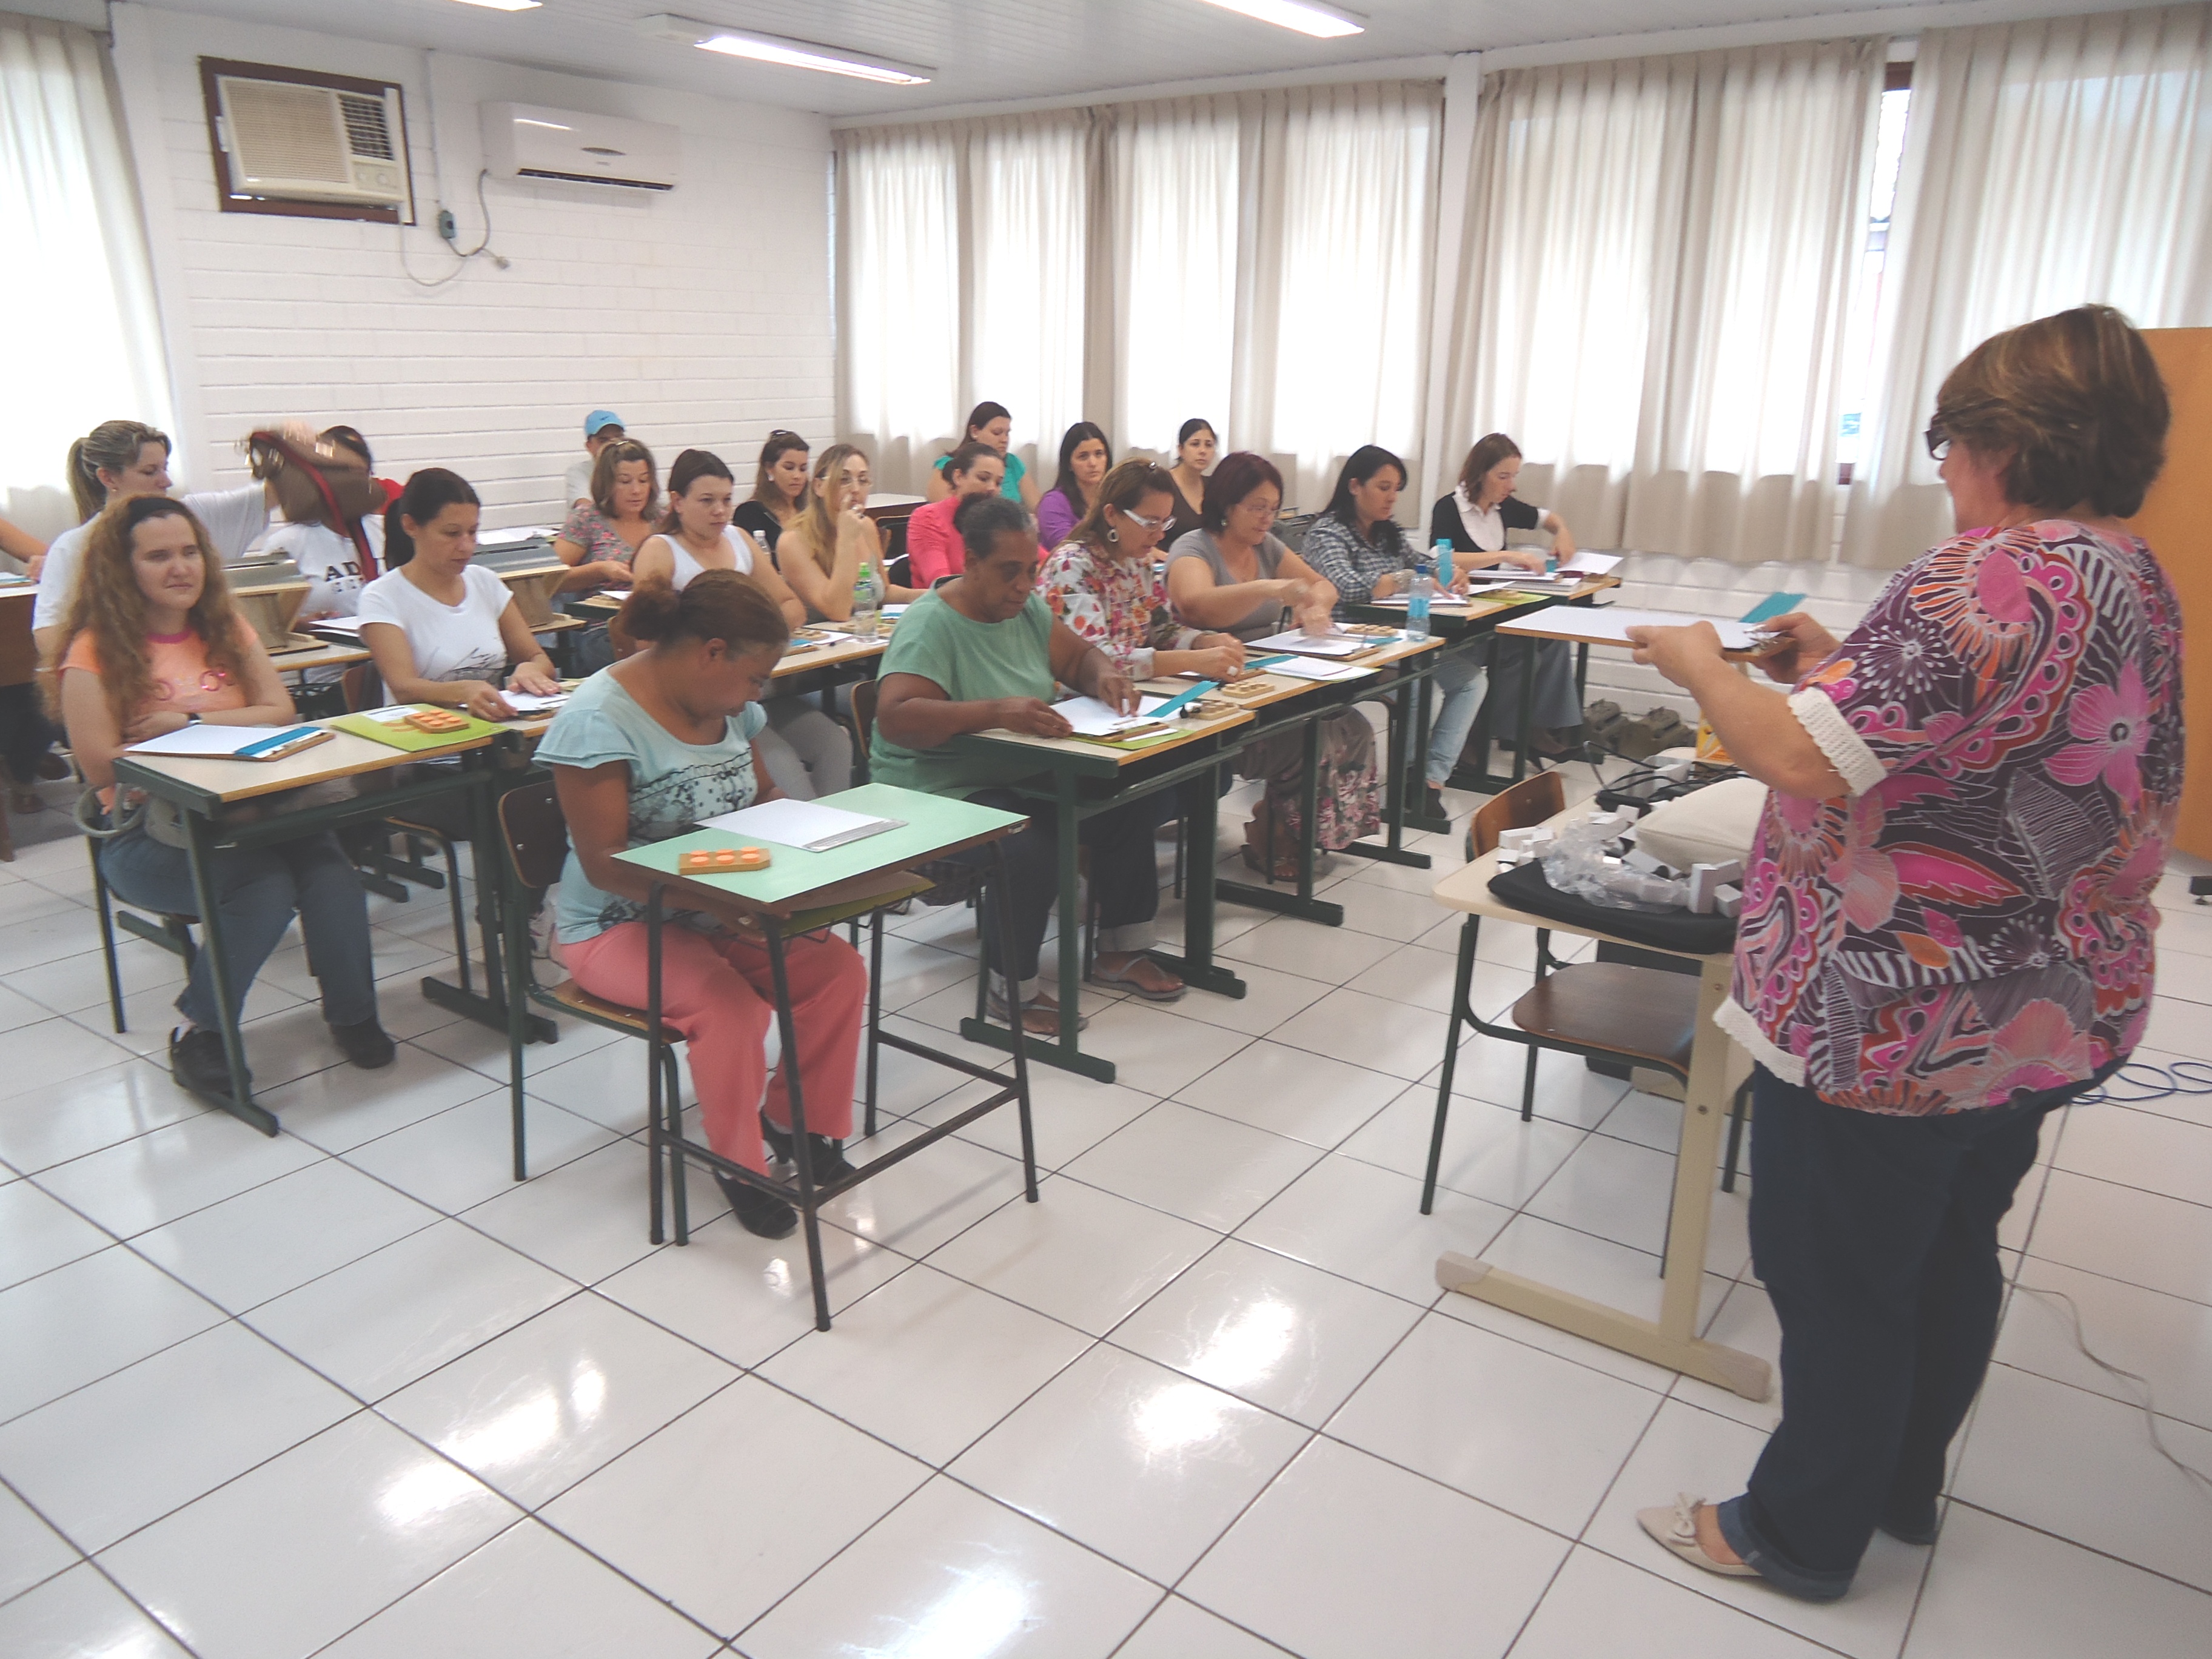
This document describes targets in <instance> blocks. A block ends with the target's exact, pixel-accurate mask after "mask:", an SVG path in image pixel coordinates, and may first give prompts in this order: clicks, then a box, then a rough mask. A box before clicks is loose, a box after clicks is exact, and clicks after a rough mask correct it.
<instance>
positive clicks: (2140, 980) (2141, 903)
mask: <svg viewBox="0 0 2212 1659" xmlns="http://www.w3.org/2000/svg"><path fill="white" fill-rule="evenodd" d="M2168 420H2169V410H2168V404H2167V399H2166V388H2165V386H2164V385H2163V384H2162V383H2161V382H2160V378H2159V372H2158V367H2157V365H2156V364H2155V363H2154V362H2153V361H2152V359H2151V355H2150V351H2149V349H2148V347H2147V346H2146V345H2145V344H2144V343H2143V340H2142V336H2140V335H2139V334H2137V333H2136V331H2135V330H2134V329H2133V328H2131V327H2130V326H2129V325H2128V323H2127V321H2126V319H2124V318H2123V317H2122V316H2121V315H2120V314H2119V313H2118V312H2116V311H2113V310H2112V309H2111V308H2110V307H2105V306H2085V307H2081V308H2080V309H2078V310H2074V311H2069V312H2064V313H2060V314H2059V315H2057V316H2053V317H2045V318H2042V319H2039V320H2038V321H2036V322H2032V323H2028V324H2026V325H2022V326H2021V327H2019V328H2015V329H2012V330H2009V331H2007V332H2005V333H2002V334H1999V335H1996V336H1993V337H1990V339H1987V340H1984V342H1983V343H1981V344H1980V345H1978V346H1977V347H1975V348H1974V349H1973V350H1972V351H1971V352H1969V353H1968V354H1967V356H1966V359H1965V361H1964V362H1961V363H1960V364H1959V366H1958V367H1957V368H1954V369H1953V370H1952V371H1951V373H1950V374H1949V375H1948V376H1947V377H1946V378H1945V380H1944V382H1943V385H1942V390H1940V391H1939V392H1937V393H1936V410H1935V418H1934V421H1933V423H1932V424H1931V425H1930V426H1929V428H1928V447H1929V453H1931V454H1932V455H1934V456H1935V457H1936V459H1939V460H1940V461H1941V462H1942V468H1941V473H1940V476H1941V477H1942V480H1943V483H1944V484H1945V485H1946V486H1947V487H1948V489H1949V490H1950V493H1951V502H1952V507H1953V508H1954V513H1955V515H1956V520H1957V524H1958V528H1959V533H1958V534H1957V535H1956V536H1955V537H1954V538H1952V539H1951V540H1949V541H1948V542H1946V543H1944V544H1942V546H1940V547H1937V548H1936V549H1935V550H1932V551H1930V552H1929V553H1926V554H1924V555H1923V556H1921V558H1920V559H1919V560H1918V562H1916V563H1914V564H1911V565H1909V566H1907V567H1906V568H1905V569H1904V570H1901V571H1899V573H1898V574H1897V576H1896V578H1895V579H1894V580H1892V581H1891V583H1890V584H1889V586H1887V587H1886V588H1884V589H1883V590H1882V594H1881V598H1880V599H1877V600H1876V601H1875V605H1874V608H1873V609H1872V610H1870V611H1868V612H1867V614H1866V617H1865V619H1864V620H1863V621H1862V622H1861V623H1860V624H1859V625H1858V627H1857V629H1854V630H1853V631H1852V632H1851V634H1850V635H1849V636H1848V637H1847V638H1845V639H1843V640H1841V641H1838V640H1836V639H1834V638H1832V636H1831V635H1829V634H1828V633H1827V632H1826V629H1823V628H1821V626H1820V624H1819V623H1816V622H1814V620H1813V619H1812V618H1811V617H1807V616H1804V615H1802V614H1796V615H1791V616H1788V617H1782V618H1780V619H1779V620H1778V623H1776V624H1774V625H1775V626H1777V627H1778V628H1780V629H1783V630H1784V632H1786V633H1788V634H1789V635H1790V636H1791V641H1792V646H1791V648H1790V650H1788V651H1786V652H1785V653H1783V654H1782V655H1780V656H1778V657H1769V658H1766V659H1764V660H1763V662H1762V664H1761V666H1762V667H1763V668H1764V669H1765V671H1766V672H1767V673H1768V674H1769V675H1770V676H1771V677H1772V678H1775V679H1777V680H1778V681H1780V682H1782V683H1783V684H1784V685H1785V686H1788V687H1790V688H1791V689H1790V690H1787V691H1777V690H1765V689H1763V688H1761V687H1760V686H1759V685H1758V684H1755V683H1754V682H1753V681H1752V680H1750V679H1749V678H1746V677H1745V676H1743V675H1742V674H1741V673H1739V672H1738V671H1737V670H1736V669H1735V665H1732V664H1729V663H1727V662H1725V661H1723V659H1722V657H1721V653H1720V641H1719V640H1718V638H1717V635H1715V633H1714V631H1713V629H1712V628H1711V625H1710V624H1709V623H1698V624H1696V625H1694V626H1692V627H1688V628H1639V629H1631V630H1630V633H1631V636H1632V638H1633V639H1634V640H1635V641H1636V645H1637V647H1638V648H1637V653H1636V654H1637V660H1638V661H1639V662H1649V663H1650V664H1651V665H1653V666H1655V667H1656V668H1657V669H1658V670H1659V671H1660V672H1662V674H1664V675H1666V677H1667V678H1668V679H1670V680H1673V681H1674V683H1675V684H1678V685H1680V686H1683V687H1685V688H1686V689H1687V690H1690V691H1691V692H1692V693H1694V694H1695V695H1696V696H1697V699H1698V702H1699V707H1700V708H1703V709H1704V711H1705V717H1706V718H1707V719H1708V720H1711V722H1712V725H1713V729H1714V730H1715V732H1717V733H1718V734H1719V736H1720V738H1721V740H1722V741H1723V743H1725V744H1727V745H1728V750H1729V754H1730V755H1731V756H1733V757H1735V762H1736V763H1737V764H1738V765H1739V766H1741V767H1742V768H1743V769H1745V770H1746V771H1747V772H1749V773H1751V774H1752V775H1753V776H1754V777H1757V778H1759V779H1761V780H1763V781H1765V782H1766V783H1767V784H1768V785H1769V786H1771V789H1772V792H1773V793H1772V794H1771V797H1770V799H1769V800H1768V802H1767V805H1766V811H1765V816H1764V817H1762V819H1761V820H1760V823H1759V836H1758V840H1757V842H1756V844H1755V846H1754V848H1753V853H1752V856H1751V858H1750V860H1749V861H1748V862H1749V866H1750V868H1749V872H1748V874H1747V877H1746V879H1745V881H1744V884H1743V914H1742V917H1741V921H1740V923H1739V930H1738V933H1737V935H1736V947H1735V986H1734V988H1733V992H1732V994H1731V996H1730V998H1729V1000H1728V1001H1726V1002H1724V1003H1723V1004H1722V1005H1721V1006H1720V1009H1719V1010H1718V1012H1717V1015H1716V1018H1717V1023H1718V1024H1720V1025H1721V1026H1722V1028H1723V1030H1726V1031H1728V1033H1729V1035H1730V1036H1733V1037H1735V1040H1736V1041H1737V1042H1740V1043H1741V1044H1742V1046H1743V1047H1744V1048H1747V1049H1748V1050H1749V1051H1750V1053H1751V1054H1752V1057H1753V1060H1755V1061H1756V1062H1757V1070H1756V1071H1755V1072H1754V1073H1753V1120H1752V1121H1753V1134H1752V1143H1751V1248H1752V1262H1753V1267H1755V1269H1756V1270H1757V1272H1758V1274H1759V1279H1760V1280H1761V1281H1762V1282H1763V1283H1764V1285H1765V1290H1766V1294H1767V1295H1768V1297H1770V1298H1771V1300H1772V1302H1773V1304H1774V1311H1775V1314H1776V1316H1777V1317H1778V1320H1779V1321H1780V1322H1781V1327H1782V1366H1781V1371H1782V1376H1781V1382H1782V1413H1783V1414H1782V1422H1781V1425H1780V1426H1779V1427H1778V1428H1777V1429H1776V1430H1775V1431H1774V1433H1773V1435H1772V1436H1771V1437H1770V1438H1769V1439H1768V1441H1767V1443H1766V1447H1765V1450H1764V1451H1762V1452H1761V1453H1760V1454H1759V1462H1758V1463H1757V1465H1756V1466H1755V1467H1754V1468H1753V1469H1752V1472H1751V1479H1750V1481H1749V1484H1748V1486H1747V1490H1745V1491H1744V1492H1741V1494H1740V1495H1738V1496H1736V1497H1735V1498H1729V1500H1728V1501H1727V1502H1725V1503H1723V1504H1707V1503H1705V1501H1703V1500H1702V1499H1701V1498H1693V1497H1690V1496H1687V1495H1686V1496H1684V1497H1683V1498H1681V1499H1680V1502H1679V1503H1677V1504H1675V1505H1674V1507H1673V1508H1671V1509H1668V1508H1658V1509H1651V1510H1644V1511H1641V1512H1640V1513H1639V1514H1638V1516H1637V1519H1638V1521H1639V1522H1642V1523H1643V1524H1644V1528H1645V1529H1646V1530H1647V1531H1649V1532H1650V1534H1652V1536H1653V1537H1654V1538H1655V1539H1656V1540H1657V1541H1659V1542H1660V1543H1661V1544H1662V1545H1663V1546H1664V1547H1666V1548H1667V1549H1668V1550H1670V1551H1672V1552H1673V1553H1674V1554H1675V1555H1676V1556H1678V1557H1679V1558H1680V1559H1683V1560H1686V1561H1687V1562H1689V1563H1690V1564H1691V1565H1693V1566H1697V1567H1699V1568H1702V1569H1704V1570H1705V1571H1711V1572H1717V1573H1723V1574H1727V1575H1729V1576H1732V1577H1760V1578H1764V1579H1765V1581H1766V1583H1768V1584H1770V1585H1771V1586H1772V1587H1773V1588H1775V1589H1778V1590H1780V1591H1782V1592H1783V1593H1784V1594H1785V1595H1794V1596H1798V1597H1801V1598H1803V1599H1806V1600H1808V1601H1832V1600H1834V1599H1835V1598H1836V1597H1838V1596H1839V1595H1843V1594H1844V1592H1845V1591H1846V1590H1848V1589H1850V1583H1851V1579H1852V1577H1853V1575H1854V1574H1855V1573H1856V1572H1857V1569H1858V1565H1859V1561H1860V1558H1861V1556H1862V1555H1863V1553H1865V1551H1866V1549H1867V1548H1868V1547H1869V1544H1870V1543H1871V1541H1872V1540H1873V1537H1874V1534H1875V1532H1876V1531H1877V1530H1880V1531H1882V1532H1886V1533H1887V1534H1889V1535H1890V1536H1891V1537H1892V1538H1893V1539H1896V1540H1899V1541H1902V1542H1904V1543H1906V1544H1915V1545H1925V1544H1930V1543H1933V1542H1934V1541H1935V1537H1936V1528H1937V1526H1938V1524H1939V1522H1940V1518H1941V1517H1940V1510H1939V1506H1938V1498H1939V1495H1940V1493H1941V1492H1942V1486H1943V1482H1944V1475H1945V1460H1946V1453H1947V1449H1948V1447H1949V1445H1950V1443H1951V1439H1952V1437H1953V1436H1954V1434H1956V1433H1957V1431H1958V1429H1959V1425H1960V1423H1961V1422H1963V1421H1964V1420H1965V1418H1966V1411H1967V1408H1968V1407H1970V1406H1971V1405H1972V1403H1973V1400H1974V1396H1975V1394H1976V1391H1977V1390H1978V1389H1979V1388H1980V1387H1981V1383H1982V1378H1983V1375H1984V1372H1985V1371H1986V1370H1988V1367H1989V1362H1990V1351H1991V1349H1992V1347H1993V1346H1994V1344H1995V1341H1996V1330H1997V1316H1998V1311H1999V1309H2000V1306H2001V1304H2002V1299H2003V1292H2004V1281H2005V1273H2004V1269H2003V1267H2002V1265H2001V1264H2000V1262H1999V1259H1998V1255H1997V1228H1998V1224H1999V1223H2000V1221H2001V1220H2002V1218H2003V1217H2004V1214H2005V1212H2006V1211H2007V1210H2008V1208H2009V1207H2010V1206H2011V1204H2012V1201H2013V1194H2014V1191H2015V1188H2017V1187H2018V1186H2019V1184H2020V1181H2021V1177H2022V1176H2024V1175H2026V1174H2027V1171H2028V1170H2030V1169H2032V1168H2033V1166H2034V1164H2035V1159H2036V1148H2037V1144H2038V1137H2039V1133H2040V1131H2041V1129H2042V1127H2043V1123H2044V1120H2045V1117H2046V1116H2048V1115H2049V1114H2050V1113H2051V1111H2053V1110H2054V1109H2056V1108H2057V1107H2059V1106H2061V1105H2063V1104H2064V1103H2067V1102H2068V1101H2069V1100H2073V1099H2075V1098H2078V1097H2080V1096H2081V1095H2082V1094H2083V1093H2084V1092H2086V1091H2088V1090H2089V1089H2091V1088H2093V1087H2094V1086H2095V1085H2097V1084H2098V1083H2099V1082H2100V1081H2101V1080H2102V1079H2105V1078H2106V1077H2108V1076H2110V1075H2111V1074H2112V1072H2113V1071H2114V1070H2115V1069H2117V1068H2118V1066H2119V1065H2120V1064H2121V1063H2122V1062H2123V1061H2124V1060H2126V1058H2127V1056H2128V1054H2129V1053H2130V1050H2132V1049H2133V1048H2135V1046H2136V1043H2137V1042H2140V1041H2141V1040H2142V1035H2143V1028H2144V1025H2145V1024H2146V1023H2147V1021H2148V1019H2149V1018H2150V1014H2151V1006H2152V1004H2151V997H2152V992H2153V989H2154V965H2155V963H2154V951H2153V943H2152V942H2153V937H2154V932H2155V930H2156V928H2157V927H2158V906H2157V903H2156V901H2155V898H2154V889H2155V888H2156V886H2157V884H2158V881H2159V878H2160V874H2161V872H2162V871H2163V870H2164V867H2165V864H2166V848H2167V843H2168V841H2169V839H2170V838H2171V836H2172V834H2173V829H2174V825H2175V822H2176V818H2177V817H2178V815H2179V808H2180V803H2181V786H2182V710H2181V685H2182V681H2181V659H2182V644H2181V614H2180V610H2179V605H2177V603H2176V601H2175V599H2174V595H2173V590H2172V586H2170V585H2169V584H2168V582H2167V580H2166V574H2165V573H2164V572H2163V571H2162V570H2161V569H2160V568H2159V562H2158V560H2157V558H2156V557H2155V556H2154V555H2153V553H2152V551H2151V550H2150V548H2149V546H2148V544H2145V543H2144V542H2143V541H2142V538H2139V537H2137V536H2136V535H2134V534H2133V533H2131V532H2130V530H2129V528H2128V526H2127V523H2126V520H2128V519H2129V518H2130V517H2132V516H2133V515H2134V514H2135V513H2136V512H2137V511H2138V510H2139V509H2140V508H2141V507H2142V502H2143V497H2144V495H2145V493H2146V492H2147V491H2148V489H2149V487H2150V484H2151V483H2152V481H2153V480H2154V478H2155V477H2157V476H2158V473H2159V470H2160V463H2161V461H2162V460H2163V459H2164V454H2165V446H2166V428H2167V423H2168ZM1654 1495H1655V1496H1656V1494H1654Z"/></svg>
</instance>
